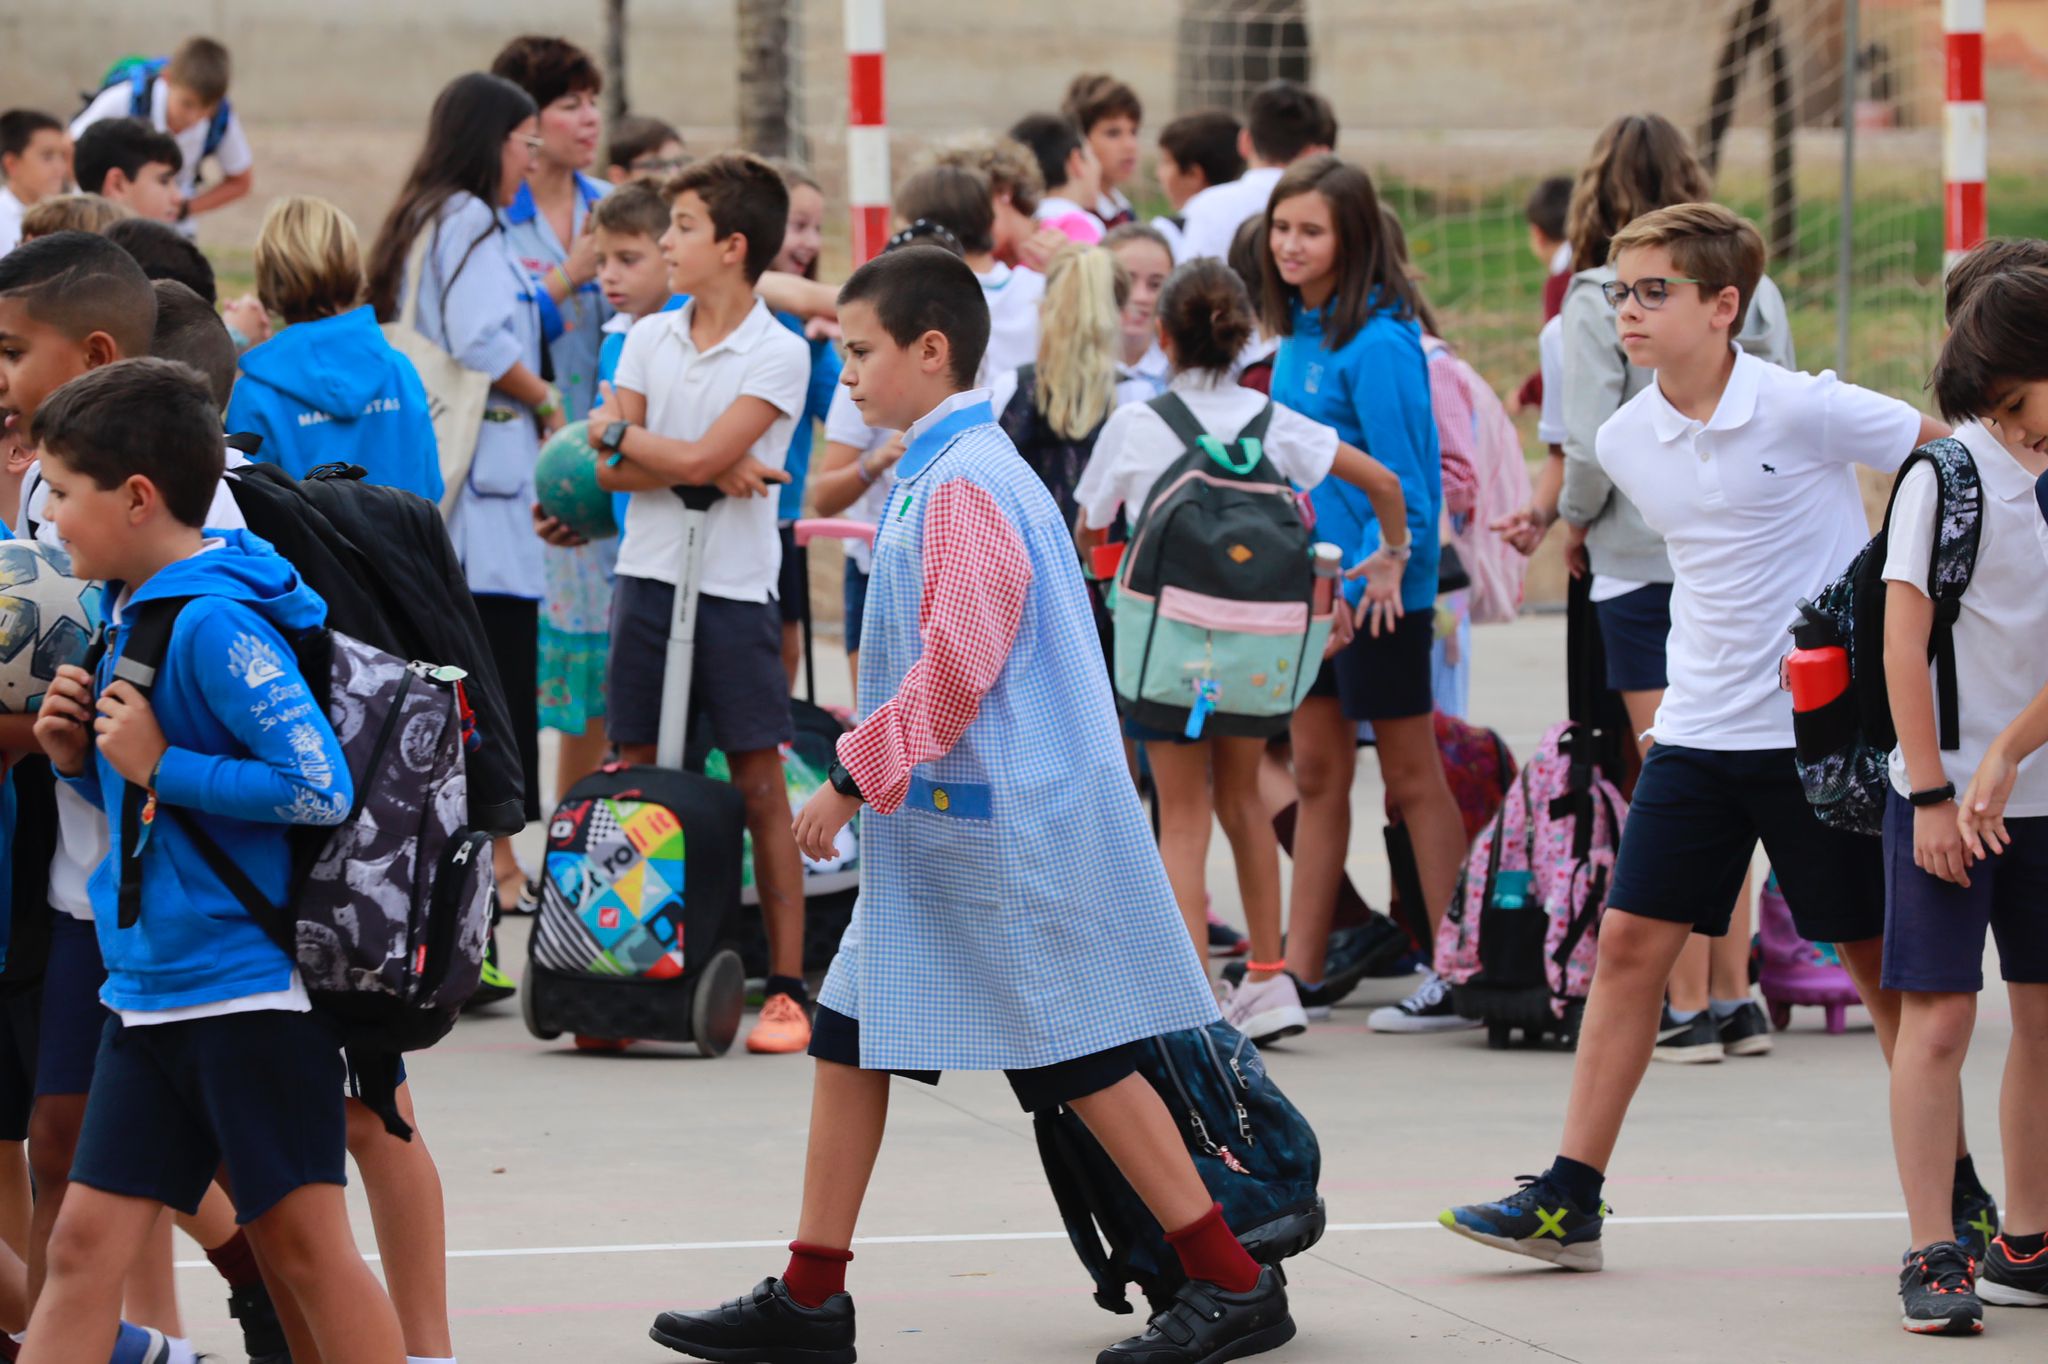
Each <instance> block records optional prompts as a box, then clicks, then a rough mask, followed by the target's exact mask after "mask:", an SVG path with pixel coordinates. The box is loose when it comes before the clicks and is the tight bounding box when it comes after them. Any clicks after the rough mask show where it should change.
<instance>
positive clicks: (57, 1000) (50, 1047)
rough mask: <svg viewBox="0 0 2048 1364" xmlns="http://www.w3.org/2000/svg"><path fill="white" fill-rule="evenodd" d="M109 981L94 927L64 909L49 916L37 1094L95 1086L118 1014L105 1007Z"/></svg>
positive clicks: (77, 1091)
mask: <svg viewBox="0 0 2048 1364" xmlns="http://www.w3.org/2000/svg"><path fill="white" fill-rule="evenodd" d="M106 983H107V967H106V963H105V962H103V961H101V960H100V940H99V936H98V934H97V933H96V932H95V931H94V929H93V926H92V925H91V924H90V923H88V922H87V921H86V920H84V919H74V918H72V917H71V916H70V915H69V914H66V913H63V912H62V911H61V910H60V911H59V912H57V913H55V914H53V915H51V916H50V963H49V965H48V966H46V967H44V968H43V1023H42V1036H41V1037H40V1038H39V1039H37V1043H36V1095H37V1097H39V1098H40V1097H41V1096H42V1095H45V1094H83V1093H85V1092H86V1091H87V1090H89V1089H91V1088H92V1069H93V1060H94V1058H95V1057H97V1056H98V1055H99V1050H100V1031H101V1030H102V1029H103V1028H105V1027H106V1025H107V1020H108V1019H109V1018H112V1017H113V1015H112V1014H111V1013H109V1012H107V1007H106V1006H105V1005H104V1004H101V1003H100V986H102V985H104V984H106Z"/></svg>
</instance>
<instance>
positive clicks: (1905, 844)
mask: <svg viewBox="0 0 2048 1364" xmlns="http://www.w3.org/2000/svg"><path fill="white" fill-rule="evenodd" d="M2005 829H2006V832H2007V833H2008V834H2010V835H2011V836H2012V846H2010V847H2008V848H2007V849H2006V850H2005V851H2004V852H2002V853H2000V854H1998V855H1997V856H1996V857H1994V858H1992V859H1991V860H1990V861H1988V862H1979V863H1977V864H1976V865H1975V866H1973V867H1971V868H1970V884H1969V887H1968V889H1965V888H1964V887H1962V886H1958V885H1956V884H1954V883H1953V882H1949V881H1944V880H1942V879H1941V878H1940V877H1939V876H1936V875H1934V874H1933V873H1932V872H1925V871H1922V870H1920V868H1918V867H1916V866H1914V865H1913V806H1912V804H1911V803H1910V802H1909V801H1907V799H1906V798H1905V797H1904V796H1901V795H1900V794H1899V793H1898V792H1897V791H1892V792H1891V793H1890V799H1889V800H1887V801H1886V802H1885V807H1884V892H1885V894H1884V988H1885V989H1887V990H1912V991H1914V992H1916V993H1930V994H1931V993H1955V994H1975V993H1976V992H1977V991H1979V990H1982V989H1983V988H1984V931H1985V930H1986V929H1987V928H1988V929H1990V931H1991V936H1992V937H1993V938H1994V939H1995V940H1996V941H1997V943H1998V973H1999V975H2001V976H2003V977H2004V978H2005V979H2006V980H2007V981H2010V982H2012V983H2013V984H2016V985H2044V984H2048V816H2039V817H2035V818H2029V819H2008V820H2007V821H2005Z"/></svg>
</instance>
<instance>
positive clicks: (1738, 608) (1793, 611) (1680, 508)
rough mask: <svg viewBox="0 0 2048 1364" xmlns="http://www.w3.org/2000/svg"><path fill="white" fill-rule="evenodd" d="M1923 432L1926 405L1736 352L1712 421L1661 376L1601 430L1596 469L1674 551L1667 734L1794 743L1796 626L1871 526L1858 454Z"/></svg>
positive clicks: (1661, 716)
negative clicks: (1784, 667) (1802, 608)
mask: <svg viewBox="0 0 2048 1364" xmlns="http://www.w3.org/2000/svg"><path fill="white" fill-rule="evenodd" d="M1919 433H1920V414H1919V413H1918V412H1917V411H1915V410H1914V409H1913V408H1911V407H1909V406H1907V405H1906V404H1905V403H1902V402H1900V401H1899V400H1897V399H1896V398H1887V397H1885V396H1884V395H1883V394H1880V393H1872V392H1871V391H1870V390H1868V389H1863V388H1857V387H1856V386H1854V385H1853V384H1845V383H1843V382H1842V381H1841V380H1839V379H1837V378H1835V376H1834V374H1833V373H1832V372H1827V373H1822V374H1800V373H1797V372H1794V371H1792V370H1784V369H1779V368H1778V367H1777V366H1776V365H1773V364H1770V363H1769V362H1768V361H1764V360H1759V359H1758V358H1756V357H1755V356H1754V355H1750V354H1748V353H1747V352H1745V351H1741V350H1739V349H1738V350H1737V351H1736V352H1735V368H1734V370H1733V371H1732V372H1731V373H1730V375H1729V377H1728V386H1727V388H1726V389H1725V390H1723V392H1722V394H1721V401H1720V403H1719V405H1718V406H1717V407H1716V408H1715V409H1714V414H1713V416H1712V418H1711V419H1710V420H1708V421H1706V422H1698V421H1694V420H1693V419H1692V418H1690V417H1688V416H1686V415H1685V414H1684V413H1682V412H1680V411H1678V410H1677V409H1676V408H1674V407H1673V406H1672V405H1671V404H1670V403H1669V402H1666V401H1665V399H1664V393H1663V390H1662V389H1661V388H1660V387H1659V386H1658V385H1657V384H1656V383H1654V382H1653V383H1651V384H1650V385H1649V386H1648V387H1646V388H1644V389H1643V391H1642V392H1640V393H1638V394H1636V396H1635V397H1633V398H1631V399H1629V400H1628V401H1627V402H1626V403H1624V404H1622V406H1621V409H1620V410H1619V411H1617V412H1616V413H1615V414H1614V415H1613V416H1612V417H1609V418H1608V419H1607V421H1606V423H1605V424H1603V425H1602V426H1601V428H1600V433H1599V435H1598V436H1597V437H1596V438H1595V439H1594V453H1595V455H1596V456H1597V458H1598V459H1599V461H1600V467H1601V468H1603V469H1605V470H1606V471H1607V476H1608V477H1609V478H1611V479H1613V480H1614V483H1615V486H1617V487H1618V488H1620V489H1621V491H1622V495H1623V496H1625V497H1627V498H1628V499H1629V501H1631V502H1633V503H1635V505H1636V509H1637V510H1638V511H1640V512H1641V513H1642V516H1643V521H1644V522H1645V523H1646V524H1647V525H1648V526H1649V527H1650V529H1651V530H1653V531H1656V532H1657V534H1659V535H1661V536H1663V537H1664V544H1665V548H1666V550H1667V551H1668V552H1669V554H1670V556H1671V570H1672V574H1673V578H1674V582H1673V585H1672V590H1671V638H1670V642H1669V644H1668V646H1667V649H1666V668H1667V672H1668V675H1669V677H1670V686H1669V687H1668V689H1667V690H1666V691H1665V693H1664V704H1663V705H1661V706H1659V707H1658V709H1657V720H1656V724H1655V725H1654V726H1653V727H1652V728H1651V730H1650V734H1651V736H1652V737H1653V738H1654V739H1655V740H1656V741H1657V742H1658V743H1660V744H1682V745H1685V746H1687V747H1690V748H1701V749H1712V750H1721V751H1744V750H1757V749H1770V748H1790V747H1792V698H1791V696H1790V695H1789V694H1788V693H1786V692H1785V691H1783V690H1781V689H1780V688H1779V685H1778V660H1779V659H1780V658H1782V657H1783V656H1784V655H1785V653H1786V652H1787V651H1788V650H1789V648H1790V637H1789V636H1788V635H1787V634H1786V630H1787V628H1788V627H1789V626H1790V625H1791V623H1792V620H1793V618H1794V617H1795V616H1796V615H1797V614H1798V605H1799V602H1800V600H1801V599H1802V598H1806V597H1811V596H1812V595H1813V594H1814V592H1816V591H1817V590H1819V589H1820V588H1821V587H1823V586H1825V585H1826V584H1827V583H1828V581H1829V580H1831V579H1832V578H1834V577H1835V576H1836V575H1837V574H1839V573H1840V572H1841V571H1842V570H1843V569H1844V568H1846V567H1847V566H1848V564H1849V560H1850V559H1852V558H1854V557H1855V554H1856V551H1857V550H1859V549H1861V548H1862V547H1863V545H1864V543H1865V542H1866V541H1867V540H1868V539H1869V538H1870V526H1869V523H1868V522H1867V521H1866V520H1865V519H1864V515H1863V497H1862V494H1861V493H1860V492H1859V491H1858V489H1857V486H1856V474H1855V471H1854V469H1853V468H1852V467H1851V466H1852V465H1856V464H1862V465H1866V466H1868V467H1870V468H1873V469H1878V470H1881V471H1884V472H1890V471H1891V470H1893V469H1896V468H1898V467H1899V465H1900V464H1902V463H1904V462H1905V459H1906V456H1907V455H1908V454H1910V453H1911V452H1912V449H1913V443H1914V440H1915V438H1916V437H1917V436H1918V435H1919Z"/></svg>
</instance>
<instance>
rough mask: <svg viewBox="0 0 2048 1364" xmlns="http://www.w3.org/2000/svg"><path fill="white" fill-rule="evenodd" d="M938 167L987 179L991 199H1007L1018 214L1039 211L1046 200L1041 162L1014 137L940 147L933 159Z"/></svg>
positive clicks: (980, 139)
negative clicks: (958, 168) (977, 173)
mask: <svg viewBox="0 0 2048 1364" xmlns="http://www.w3.org/2000/svg"><path fill="white" fill-rule="evenodd" d="M932 164H933V165H935V166H965V167H967V168H968V169H969V170H975V171H980V172H981V173H982V174H983V175H985V176H987V177H988V188H989V194H990V196H991V197H995V196H999V195H1008V196H1009V200H1010V207H1012V208H1014V209H1016V210H1017V211H1018V212H1019V213H1024V214H1031V213H1036V212H1037V211H1038V203H1039V200H1041V199H1043V198H1045V177H1044V176H1042V175H1040V174H1039V173H1038V158H1037V157H1035V156H1033V155H1032V154H1031V149H1030V148H1029V147H1026V146H1025V145H1024V144H1023V143H1021V142H1019V141H1017V139H1015V138H1013V137H977V138H971V139H969V140H967V141H965V142H956V143H954V144H952V145H951V146H947V147H941V148H940V149H939V150H938V152H937V154H936V155H934V156H933V157H932Z"/></svg>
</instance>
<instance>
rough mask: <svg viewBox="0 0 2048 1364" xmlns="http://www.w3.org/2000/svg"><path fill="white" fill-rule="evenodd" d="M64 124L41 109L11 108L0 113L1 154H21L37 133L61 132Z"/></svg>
mask: <svg viewBox="0 0 2048 1364" xmlns="http://www.w3.org/2000/svg"><path fill="white" fill-rule="evenodd" d="M63 131H64V125H63V124H62V123H60V122H58V121H57V120H56V119H54V118H52V117H51V116H50V115H48V114H46V113H44V112H43V111H42V110H40V109H9V110H8V111H7V112H6V113H4V114H0V156H20V155H21V154H22V153H23V152H25V151H27V150H28V144H29V143H31V142H33V141H35V137H36V134H37V133H61V132H63Z"/></svg>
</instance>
